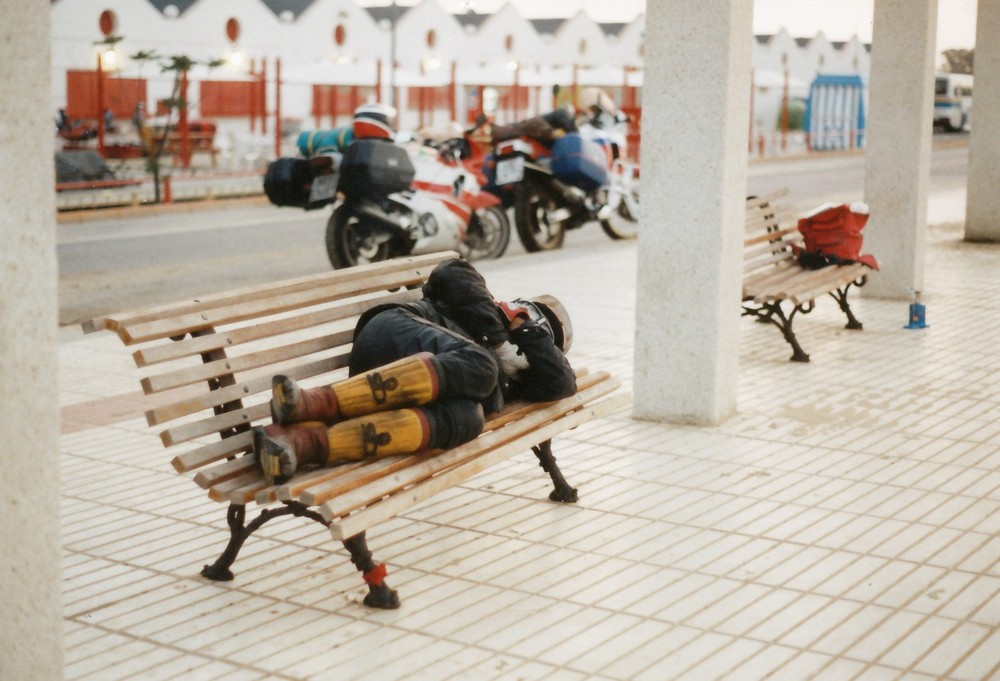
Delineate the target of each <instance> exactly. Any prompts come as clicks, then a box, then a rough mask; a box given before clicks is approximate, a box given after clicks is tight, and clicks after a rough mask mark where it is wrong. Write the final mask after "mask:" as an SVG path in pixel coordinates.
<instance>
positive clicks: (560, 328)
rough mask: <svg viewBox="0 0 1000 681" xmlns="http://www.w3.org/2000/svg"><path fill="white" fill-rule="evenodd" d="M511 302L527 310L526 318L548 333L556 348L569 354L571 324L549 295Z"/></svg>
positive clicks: (564, 310)
mask: <svg viewBox="0 0 1000 681" xmlns="http://www.w3.org/2000/svg"><path fill="white" fill-rule="evenodd" d="M511 302H512V303H514V304H516V305H520V306H521V307H523V308H524V309H525V310H527V312H528V317H530V318H531V320H532V321H534V322H535V323H537V324H538V325H539V326H541V327H542V328H544V329H545V330H546V331H548V332H549V335H550V336H552V342H553V343H555V346H556V347H557V348H559V349H560V350H562V351H563V352H569V348H570V346H571V345H572V344H573V324H572V323H571V322H570V319H569V312H567V311H566V308H565V307H564V306H563V304H562V303H560V302H559V301H558V300H556V298H555V297H553V296H550V295H542V296H534V297H533V298H516V299H515V300H513V301H511Z"/></svg>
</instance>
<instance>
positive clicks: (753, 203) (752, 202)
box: [747, 187, 790, 210]
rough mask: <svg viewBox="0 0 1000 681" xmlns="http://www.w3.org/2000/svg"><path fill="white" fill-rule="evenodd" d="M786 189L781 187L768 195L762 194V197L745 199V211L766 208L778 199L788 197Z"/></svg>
mask: <svg viewBox="0 0 1000 681" xmlns="http://www.w3.org/2000/svg"><path fill="white" fill-rule="evenodd" d="M789 191H790V190H789V189H788V187H782V188H781V189H778V190H776V191H773V192H771V193H770V194H764V195H763V196H755V197H753V198H749V199H747V209H748V210H750V209H755V208H761V207H762V206H767V205H770V204H773V203H774V202H775V201H777V200H778V199H781V198H784V197H786V196H788V193H789Z"/></svg>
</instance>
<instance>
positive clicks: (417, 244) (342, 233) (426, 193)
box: [264, 105, 510, 269]
mask: <svg viewBox="0 0 1000 681" xmlns="http://www.w3.org/2000/svg"><path fill="white" fill-rule="evenodd" d="M392 118H394V112H393V111H392V110H391V109H390V108H389V107H381V106H378V105H373V106H365V107H361V108H360V109H358V111H357V112H356V113H355V117H354V124H353V125H352V127H351V128H342V129H337V130H331V131H314V132H308V133H303V134H302V135H301V136H300V138H299V149H300V151H302V153H303V156H305V158H294V159H293V158H283V159H278V160H277V161H274V162H273V163H272V164H271V165H270V166H269V167H268V172H267V175H266V176H265V179H264V188H265V191H266V192H267V195H268V198H269V199H270V201H271V203H273V204H275V205H279V206H297V207H300V208H304V209H306V210H312V209H316V208H321V207H323V206H326V205H330V204H335V206H334V210H333V214H332V215H331V216H330V220H329V221H328V223H327V227H326V251H327V256H328V257H329V259H330V263H331V264H332V265H333V267H334V268H335V269H342V268H345V267H353V266H355V265H360V264H364V263H369V262H378V261H382V260H389V259H391V258H396V257H400V256H405V255H416V254H421V253H433V252H437V251H443V250H454V251H458V252H459V253H461V254H462V255H463V256H464V257H466V258H468V259H470V260H471V259H477V258H484V257H497V256H498V255H499V254H500V253H502V252H503V249H505V248H506V244H507V241H508V240H509V238H510V225H509V222H508V221H507V217H506V215H505V214H503V212H502V211H501V210H499V209H498V208H496V206H497V205H499V200H498V199H496V197H492V196H491V195H488V194H486V193H485V192H482V193H480V192H479V191H478V188H479V185H478V183H477V182H476V181H475V179H474V177H471V176H469V177H467V175H468V173H467V172H466V171H465V170H464V169H463V168H461V167H450V166H448V165H447V164H445V163H444V162H442V161H441V160H435V159H433V158H430V156H429V155H426V154H423V152H420V150H419V149H411V150H410V151H407V149H406V148H404V147H403V146H400V145H397V144H395V143H394V142H393V136H394V131H393V129H392V127H391V120H392ZM415 161H416V162H415ZM499 243H502V247H500V248H498V244H499Z"/></svg>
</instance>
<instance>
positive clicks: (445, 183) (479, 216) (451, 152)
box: [404, 126, 510, 260]
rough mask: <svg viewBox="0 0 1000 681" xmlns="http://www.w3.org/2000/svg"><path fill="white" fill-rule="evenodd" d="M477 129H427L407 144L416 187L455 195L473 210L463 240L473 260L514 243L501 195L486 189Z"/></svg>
mask: <svg viewBox="0 0 1000 681" xmlns="http://www.w3.org/2000/svg"><path fill="white" fill-rule="evenodd" d="M456 128H457V126H456ZM473 132H474V130H465V131H463V130H461V129H460V128H458V129H454V128H449V129H446V130H444V131H442V130H437V131H431V130H423V131H420V133H419V137H420V140H421V141H420V143H419V144H417V143H416V142H411V143H409V144H407V145H404V146H405V148H406V149H407V151H408V152H409V153H410V158H411V160H413V163H414V166H415V167H416V177H415V178H414V181H413V188H414V189H419V190H423V191H429V192H437V193H441V194H451V195H453V196H455V197H456V198H458V200H459V201H460V202H461V203H463V204H464V205H466V206H468V207H470V208H472V209H473V214H472V219H471V220H470V222H469V224H468V228H467V230H466V236H465V238H464V240H463V247H464V249H465V251H463V255H464V256H465V257H466V258H467V259H469V260H486V259H496V258H499V257H500V256H501V255H503V254H504V252H506V250H507V245H508V243H509V242H510V220H509V219H508V217H507V211H506V210H505V206H504V205H503V203H502V201H501V200H500V198H499V197H498V196H496V195H495V194H492V193H490V192H488V191H486V190H485V189H484V186H485V185H486V181H487V180H486V176H485V174H484V173H483V172H482V163H483V158H484V157H485V153H484V152H481V151H479V150H478V149H477V145H476V144H475V142H474V141H470V135H472V134H473Z"/></svg>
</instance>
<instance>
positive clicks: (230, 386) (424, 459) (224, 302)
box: [84, 252, 628, 608]
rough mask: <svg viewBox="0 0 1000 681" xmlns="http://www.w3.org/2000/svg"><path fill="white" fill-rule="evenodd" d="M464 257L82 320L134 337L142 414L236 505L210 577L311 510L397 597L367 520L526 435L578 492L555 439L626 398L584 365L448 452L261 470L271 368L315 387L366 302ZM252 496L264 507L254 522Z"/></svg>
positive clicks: (130, 342)
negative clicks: (257, 445)
mask: <svg viewBox="0 0 1000 681" xmlns="http://www.w3.org/2000/svg"><path fill="white" fill-rule="evenodd" d="M456 256H457V254H455V253H450V252H449V253H441V254H434V255H428V256H415V257H410V258H403V259H398V260H392V261H388V262H383V263H376V264H373V265H367V266H362V267H355V268H351V269H346V270H338V271H334V272H331V273H329V274H323V275H316V276H308V277H302V278H298V279H294V280H289V281H284V282H279V283H276V284H268V285H265V286H260V287H255V288H247V289H242V290H238V291H231V292H227V293H223V294H218V295H212V296H206V297H203V298H198V299H193V300H187V301H183V302H180V303H177V304H172V305H164V306H159V307H156V308H153V309H147V310H140V311H134V312H129V313H123V314H113V315H109V316H107V317H102V318H98V319H94V320H90V321H88V322H86V323H84V330H85V331H97V330H100V329H109V330H111V331H114V332H115V333H117V334H118V337H119V338H120V339H121V340H122V342H123V343H124V344H125V345H127V346H137V349H136V350H135V352H134V353H133V358H134V360H135V364H136V366H137V367H139V368H140V369H141V370H142V372H141V373H142V377H141V380H140V383H141V386H142V389H143V392H144V393H145V394H146V395H149V396H152V398H155V404H154V406H152V407H151V408H150V409H149V410H148V411H147V412H146V420H147V422H148V423H149V425H150V426H151V427H153V428H156V429H158V430H160V432H159V436H160V439H161V440H162V442H163V445H164V446H165V447H167V448H168V449H169V450H170V451H171V452H176V454H175V455H174V456H173V458H172V464H173V467H174V468H175V469H176V470H177V471H178V472H180V473H193V474H194V475H193V477H194V481H195V482H196V483H197V484H198V485H200V486H201V487H202V488H204V489H205V490H206V491H207V494H208V497H209V498H210V499H212V500H213V501H215V502H219V503H223V504H228V505H229V507H228V513H227V520H228V525H229V529H230V539H229V544H228V545H227V546H226V548H225V550H224V551H223V553H222V555H221V556H220V557H219V558H218V559H217V560H216V561H215V562H214V563H213V564H212V565H206V566H205V568H204V570H202V574H203V575H204V576H205V577H207V578H209V579H213V580H230V579H232V578H233V574H232V572H231V571H230V567H231V565H232V564H233V561H234V560H235V559H236V556H237V554H238V553H239V551H240V548H241V547H242V545H243V542H244V541H245V540H246V539H247V538H248V537H249V536H250V535H251V534H252V533H253V532H254V531H255V530H257V529H258V528H259V527H260V526H261V525H263V524H264V523H265V522H267V521H268V520H271V519H272V518H276V517H279V516H284V515H294V516H301V517H305V518H309V519H311V520H314V521H316V522H319V523H321V524H323V525H325V526H327V527H329V529H330V532H331V533H332V535H333V537H334V539H336V540H339V541H341V542H343V544H344V546H345V547H346V548H347V550H348V551H349V552H350V555H351V560H352V562H353V563H354V565H355V566H356V567H357V568H358V570H360V571H361V572H362V573H363V575H364V577H365V581H366V582H368V584H369V593H368V594H367V596H366V597H365V604H366V605H370V606H373V607H382V608H393V607H398V604H399V601H398V598H397V597H396V594H395V592H394V591H392V590H391V589H389V588H388V587H387V586H386V585H385V584H384V582H381V579H380V577H379V573H380V571H381V570H384V568H382V567H381V566H376V565H375V563H374V561H373V560H372V557H371V553H370V552H369V550H368V547H367V541H366V538H365V532H366V530H368V529H369V528H371V527H372V526H373V525H375V524H377V523H379V522H381V521H383V520H386V519H388V518H390V517H392V516H395V515H398V514H399V513H402V512H403V511H405V510H406V509H408V508H410V507H412V506H413V505H415V504H418V503H420V502H422V501H424V500H425V499H427V498H429V497H431V496H432V495H434V494H436V493H438V492H440V491H442V490H445V489H448V488H450V487H452V486H454V485H457V484H459V483H461V482H462V481H464V480H466V479H468V478H470V477H471V476H473V475H475V474H476V473H478V472H480V471H482V470H484V469H485V468H487V467H489V466H491V465H493V464H495V463H498V462H500V461H503V460H505V459H507V458H509V457H511V456H513V455H515V454H518V453H519V452H523V451H525V450H527V449H529V448H530V449H531V450H532V451H533V452H534V453H535V454H536V456H537V457H538V459H539V463H540V464H541V466H542V468H543V469H544V470H545V471H546V472H547V473H548V474H549V475H550V477H551V479H552V482H553V485H554V486H555V489H554V490H553V492H552V493H551V495H550V498H551V499H552V500H554V501H562V502H573V501H576V490H575V489H573V488H572V487H571V486H570V485H569V484H568V483H567V482H566V481H565V479H564V478H563V476H562V473H561V472H560V471H559V468H558V466H557V465H556V463H555V459H554V457H553V456H552V451H551V439H552V438H553V437H555V436H557V435H559V434H560V433H563V432H565V431H567V430H569V429H571V428H574V427H576V426H578V425H580V424H582V423H587V422H589V421H591V420H593V419H594V418H596V417H599V416H602V415H606V414H609V413H611V412H614V411H618V410H620V409H622V408H624V407H625V406H626V405H627V403H628V397H627V396H625V395H620V394H618V395H611V394H610V393H612V392H613V391H614V390H615V389H616V388H618V386H619V381H618V380H617V379H615V378H613V377H611V376H610V375H608V374H607V373H604V372H594V373H591V372H588V371H586V370H583V371H580V370H578V372H577V373H578V381H577V383H578V388H579V390H578V392H577V394H576V395H574V396H572V397H569V398H566V399H562V400H558V401H556V402H548V403H543V404H531V403H526V402H513V403H511V404H508V405H506V407H505V408H504V409H503V411H502V412H501V413H499V414H496V415H493V416H492V417H491V418H489V420H488V423H487V426H486V430H485V431H484V432H483V434H481V435H480V436H479V437H478V438H477V439H475V440H473V441H472V442H469V443H466V444H464V445H462V446H459V447H456V448H455V449H452V450H448V451H445V452H423V453H419V454H414V455H410V456H397V457H390V458H385V459H379V460H373V461H370V462H363V463H352V464H347V465H340V466H334V467H325V468H317V469H313V470H307V471H303V472H301V473H299V474H297V475H296V476H295V477H293V478H292V479H291V480H289V481H288V482H287V483H286V484H283V485H280V486H270V485H268V484H267V482H265V480H264V479H263V477H262V476H261V474H260V473H259V472H258V470H257V467H256V464H255V461H254V456H253V454H252V451H251V432H250V430H251V427H252V425H258V424H264V423H269V422H270V411H269V407H268V401H269V399H270V393H271V376H272V375H274V374H278V373H282V374H286V375H289V376H292V377H293V378H295V379H296V380H298V381H301V382H302V384H303V385H304V386H307V387H309V386H311V385H318V384H324V383H330V382H333V381H334V380H337V379H339V378H343V377H345V376H346V369H345V367H346V365H347V359H348V356H349V353H350V348H351V338H352V333H353V329H354V325H355V322H356V320H357V317H358V315H359V314H360V313H362V312H363V311H365V310H367V309H369V308H370V307H372V306H374V305H377V304H382V303H388V302H404V301H409V300H415V299H418V298H419V297H420V296H421V292H420V286H421V285H422V284H423V283H424V282H425V281H426V279H427V277H428V275H429V274H430V272H431V270H432V269H433V268H434V266H435V265H436V264H437V263H438V262H440V261H442V260H444V259H446V258H450V257H456ZM163 426H166V427H164V428H162V429H161V427H163ZM250 504H255V505H257V506H260V507H262V508H263V510H262V511H261V512H260V514H259V515H258V516H257V517H256V518H255V519H254V520H253V521H252V522H249V523H247V522H246V507H247V505H250ZM376 583H377V584H376Z"/></svg>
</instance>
